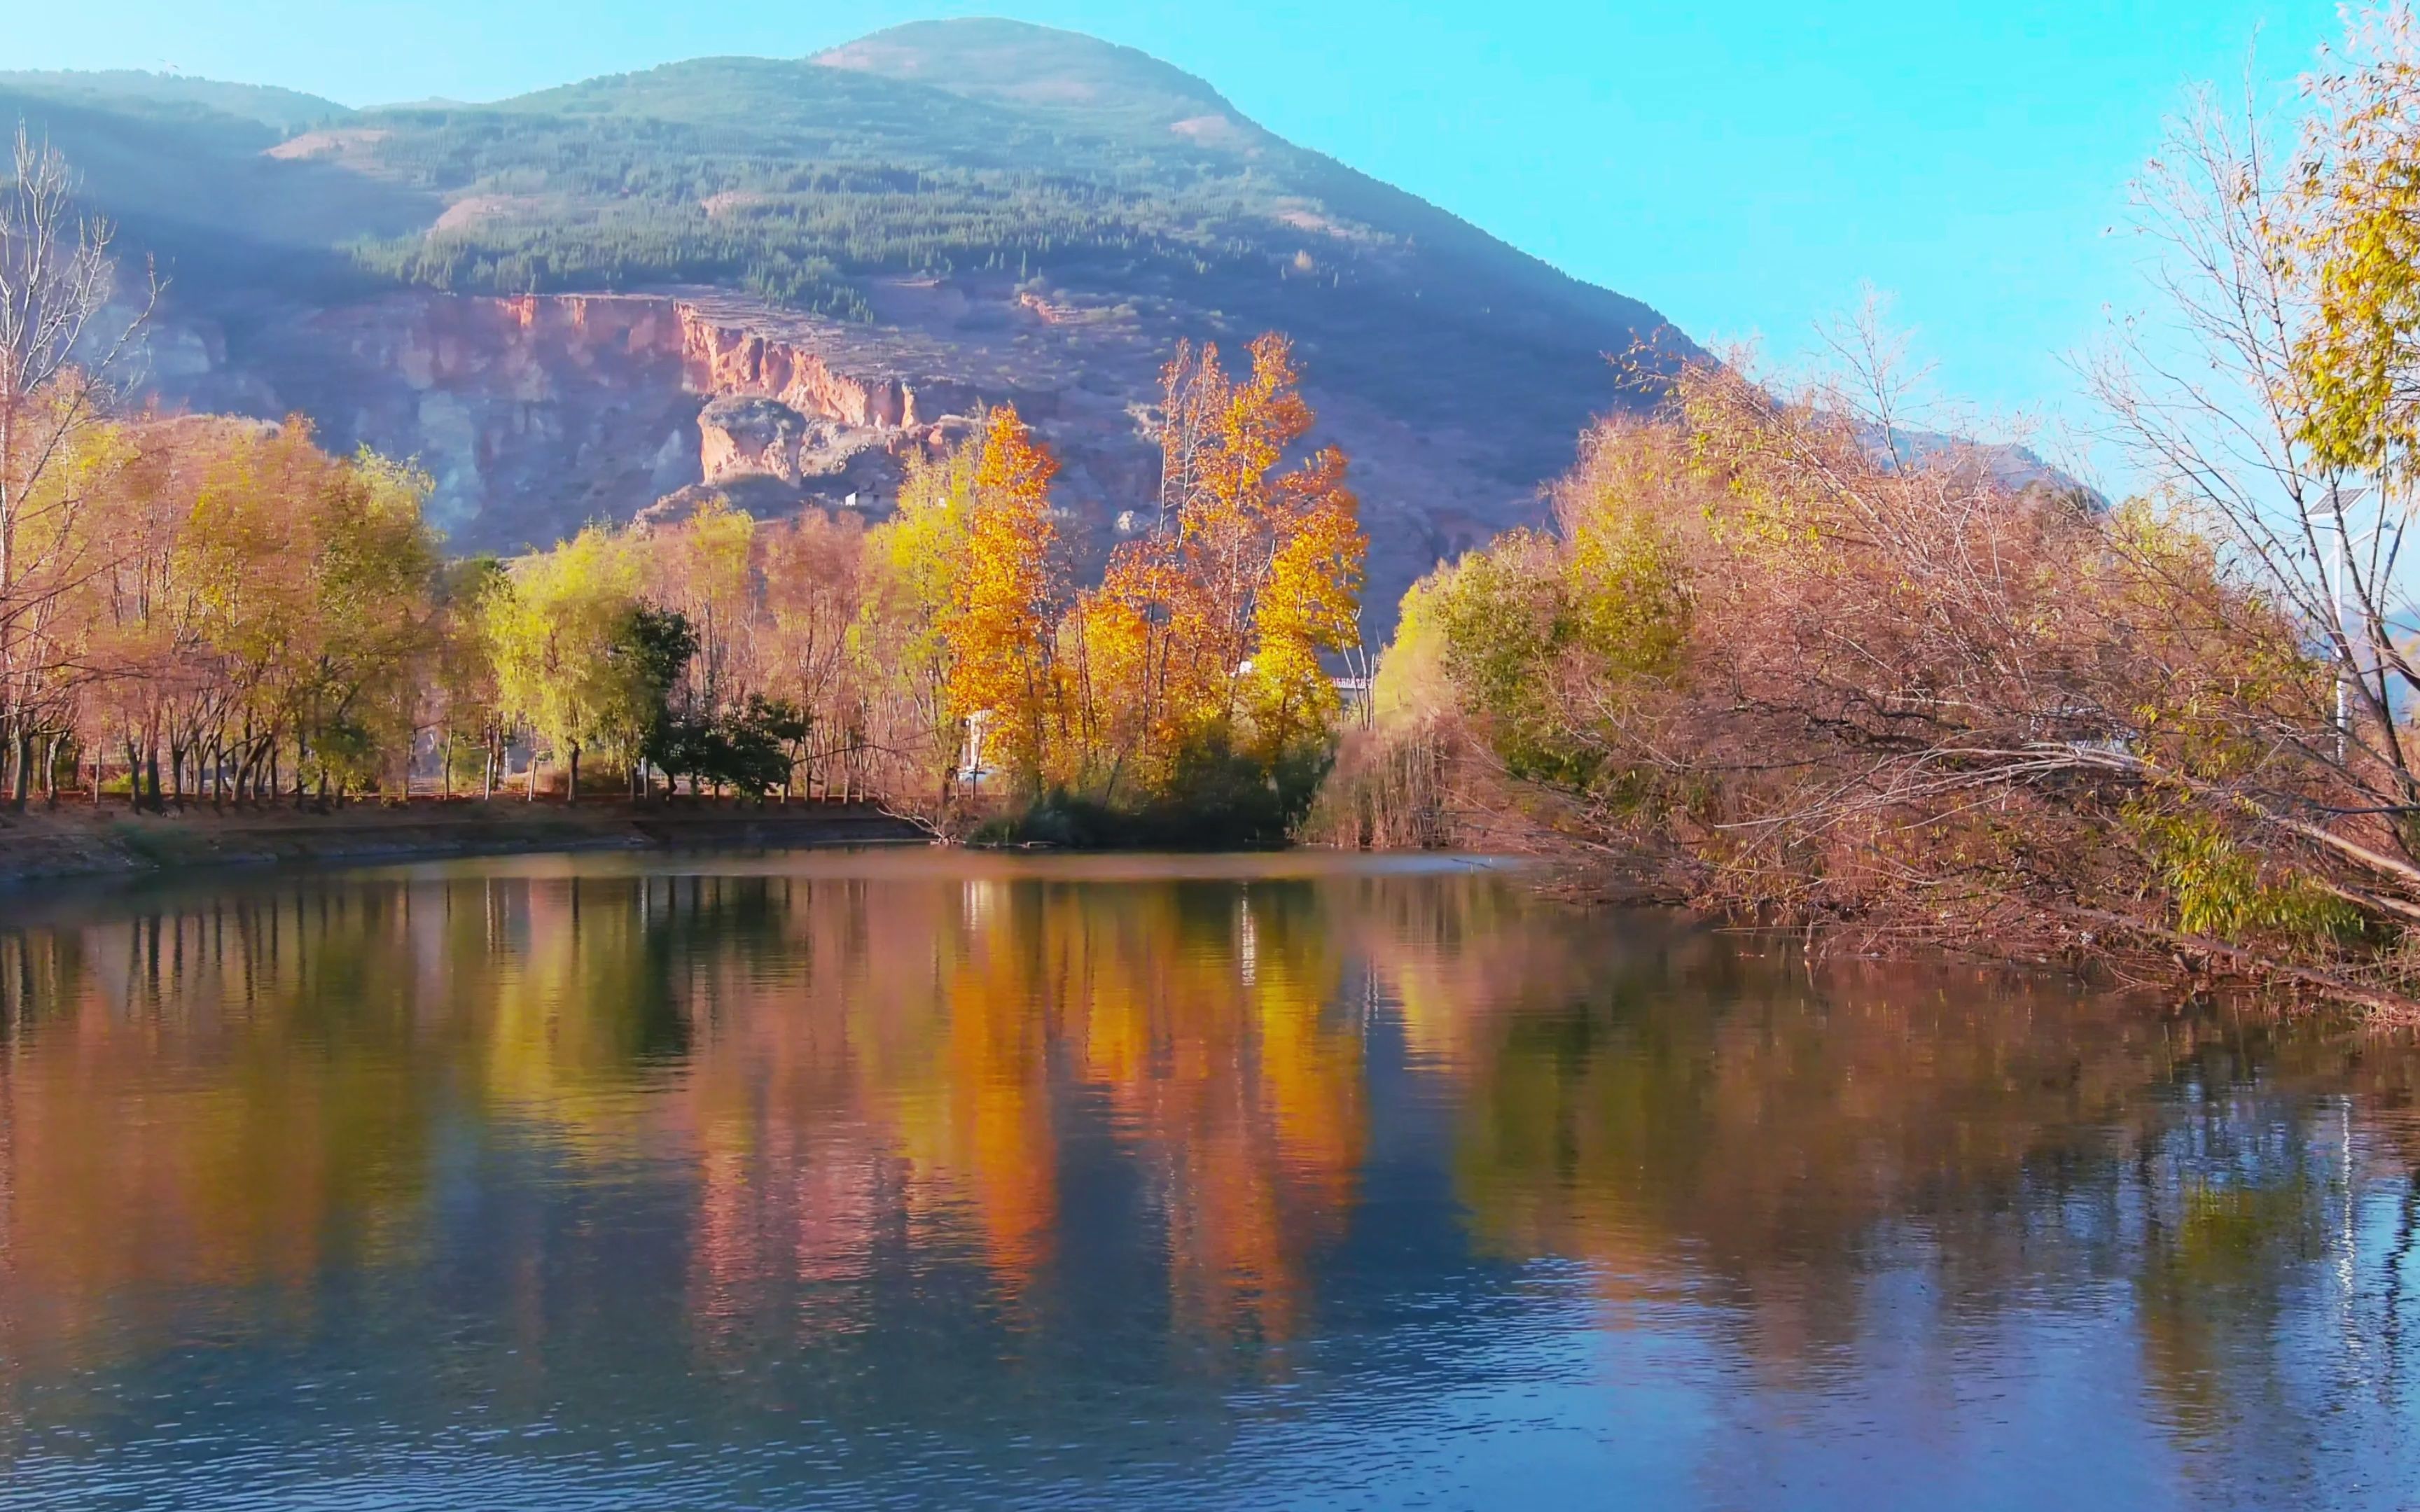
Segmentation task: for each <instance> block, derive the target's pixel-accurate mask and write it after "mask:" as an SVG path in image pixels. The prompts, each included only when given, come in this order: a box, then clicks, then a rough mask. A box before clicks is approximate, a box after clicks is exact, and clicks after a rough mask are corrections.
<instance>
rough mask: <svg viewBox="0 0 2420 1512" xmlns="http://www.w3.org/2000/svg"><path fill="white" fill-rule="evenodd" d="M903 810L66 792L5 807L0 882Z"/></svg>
mask: <svg viewBox="0 0 2420 1512" xmlns="http://www.w3.org/2000/svg"><path fill="white" fill-rule="evenodd" d="M925 838H926V837H925V836H924V834H923V832H922V831H920V830H919V829H917V828H916V826H915V825H911V824H908V823H907V821H905V820H902V819H895V818H892V816H891V815H889V814H885V813H883V812H881V811H880V810H876V809H874V808H872V807H869V806H866V805H861V804H823V803H813V804H810V803H799V804H772V805H744V804H738V803H717V802H705V803H700V802H695V801H694V800H680V801H676V802H674V803H670V804H663V803H654V804H644V805H643V804H633V803H627V802H614V801H605V800H592V799H588V798H582V800H581V802H580V803H579V804H578V805H577V806H576V807H575V806H567V805H565V804H561V803H537V804H531V803H526V802H522V801H520V800H499V801H493V802H481V801H478V800H476V799H452V800H436V799H425V800H415V801H413V802H412V803H410V804H401V805H394V806H382V805H378V804H368V803H364V804H352V805H348V806H346V807H344V808H341V809H337V810H333V811H330V812H326V813H320V812H317V811H313V810H302V811H299V812H298V811H296V810H291V809H268V810H241V811H234V810H230V811H226V812H220V813H213V812H211V811H210V810H208V809H206V808H195V809H189V810H185V811H184V812H182V813H176V812H171V813H166V814H148V813H130V812H128V811H127V810H126V809H125V808H124V807H123V806H121V805H111V806H107V807H102V808H98V809H96V808H91V807H88V806H85V805H82V804H75V805H62V806H61V807H59V808H58V809H55V810H42V809H39V808H38V809H36V810H33V811H31V812H28V813H24V814H7V815H0V889H5V888H10V887H23V886H26V885H29V884H33V883H39V882H42V881H46V880H50V879H54V878H70V877H87V878H89V877H104V878H105V877H110V876H127V877H134V876H148V875H157V874H160V873H163V872H183V871H191V870H198V869H202V868H207V867H223V866H270V865H277V864H282V863H289V862H322V863H324V862H331V861H338V862H341V861H384V860H414V859H427V858H442V857H445V856H496V855H510V854H515V853H519V852H525V851H526V852H535V851H567V850H617V849H618V850H666V849H675V848H683V847H690V846H724V845H734V846H768V847H792V846H806V845H860V844H881V843H896V842H900V841H921V840H923V839H925Z"/></svg>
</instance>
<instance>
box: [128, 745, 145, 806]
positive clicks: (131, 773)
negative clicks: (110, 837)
mask: <svg viewBox="0 0 2420 1512" xmlns="http://www.w3.org/2000/svg"><path fill="white" fill-rule="evenodd" d="M126 807H127V809H128V810H130V811H132V812H134V813H141V812H142V811H143V754H142V752H140V751H138V750H136V749H135V748H134V736H133V735H132V734H129V735H128V736H127V737H126Z"/></svg>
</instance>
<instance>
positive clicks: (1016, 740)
mask: <svg viewBox="0 0 2420 1512" xmlns="http://www.w3.org/2000/svg"><path fill="white" fill-rule="evenodd" d="M1058 471H1059V463H1058V459H1057V458H1055V457H1053V456H1052V455H1050V452H1049V450H1048V448H1047V447H1045V446H1043V445H1042V444H1041V443H1040V442H1038V441H1036V440H1034V438H1033V433H1032V431H1031V430H1029V429H1027V428H1026V425H1025V423H1024V422H1023V421H1021V420H1019V419H1018V418H1017V414H1016V409H1015V407H1013V406H1002V407H1001V408H1000V409H994V410H993V411H991V413H990V414H989V415H988V416H986V417H985V422H984V431H983V449H982V455H981V457H980V458H979V459H978V461H977V462H976V465H975V473H974V491H973V502H972V508H971V509H970V512H969V515H968V519H967V536H966V548H965V557H964V561H963V563H962V564H961V566H960V569H959V572H958V574H957V578H956V581H955V583H954V593H953V599H952V604H951V613H950V617H949V620H948V623H947V628H946V630H945V635H946V638H947V640H949V642H950V644H951V646H952V650H953V658H952V661H951V664H950V671H949V684H948V687H949V702H950V709H951V712H952V713H953V714H954V716H955V717H958V718H961V719H967V720H980V721H981V722H982V726H983V729H984V736H983V739H984V742H985V753H984V760H985V764H989V765H993V766H996V767H998V768H1000V769H1001V770H1003V771H1005V772H1006V773H1007V774H1008V775H1009V777H1010V779H1012V781H1013V782H1014V784H1015V785H1016V788H1017V789H1018V790H1019V791H1022V792H1025V793H1029V794H1031V793H1034V792H1038V791H1039V789H1040V788H1041V786H1042V783H1043V779H1044V767H1045V761H1046V759H1047V755H1048V740H1049V734H1050V733H1051V727H1052V725H1053V724H1054V723H1055V722H1056V720H1055V719H1054V716H1056V715H1057V713H1058V712H1059V702H1060V701H1059V696H1058V695H1059V688H1058V687H1057V674H1056V658H1055V656H1054V655H1053V652H1054V650H1055V647H1054V644H1053V640H1054V635H1053V632H1054V627H1055V625H1056V624H1057V620H1058V610H1059V600H1060V598H1061V595H1062V587H1061V582H1062V574H1061V571H1060V568H1059V563H1058V561H1057V557H1058V543H1059V530H1058V526H1057V524H1056V523H1055V522H1054V521H1053V520H1052V519H1051V517H1050V479H1051V477H1052V476H1053V475H1054V474H1055V473H1057V472H1058Z"/></svg>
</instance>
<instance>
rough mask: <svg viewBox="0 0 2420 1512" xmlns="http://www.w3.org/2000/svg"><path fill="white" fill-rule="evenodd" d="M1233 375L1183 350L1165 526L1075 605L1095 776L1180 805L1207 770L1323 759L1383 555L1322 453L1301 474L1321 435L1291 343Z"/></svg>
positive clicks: (1167, 448) (1331, 454)
mask: <svg viewBox="0 0 2420 1512" xmlns="http://www.w3.org/2000/svg"><path fill="white" fill-rule="evenodd" d="M1249 350H1250V358H1251V367H1250V370H1249V373H1248V374H1247V375H1245V376H1244V377H1243V378H1231V377H1229V375H1228V374H1227V372H1226V370H1225V368H1224V367H1223V366H1222V365H1221V364H1220V363H1219V360H1218V348H1217V347H1206V346H1205V347H1200V348H1193V347H1181V348H1179V350H1178V352H1177V355H1176V358H1175V360H1174V361H1172V362H1171V363H1169V365H1168V367H1167V369H1166V370H1165V372H1164V373H1163V375H1162V386H1163V391H1164V392H1163V415H1164V419H1163V423H1162V426H1161V434H1160V449H1161V476H1162V482H1161V489H1160V509H1159V517H1158V520H1157V521H1156V525H1155V528H1154V529H1152V530H1151V531H1150V532H1147V533H1145V534H1144V535H1142V536H1141V537H1140V538H1139V539H1137V540H1134V541H1130V542H1127V543H1126V544H1125V545H1124V546H1122V547H1120V548H1118V550H1117V551H1116V552H1115V553H1114V554H1113V555H1112V556H1111V558H1110V562H1109V571H1108V573H1107V575H1106V577H1105V579H1104V580H1103V582H1102V584H1101V587H1100V589H1099V590H1098V591H1097V592H1095V593H1094V594H1087V595H1085V596H1084V598H1083V599H1082V600H1081V601H1080V602H1079V604H1078V613H1077V620H1078V635H1077V636H1076V637H1075V638H1074V640H1075V642H1076V643H1077V644H1078V645H1079V646H1080V647H1081V649H1082V656H1081V683H1082V686H1083V687H1085V688H1086V689H1087V694H1088V697H1087V699H1086V701H1085V702H1086V704H1087V706H1088V707H1091V708H1095V709H1099V710H1102V711H1106V713H1105V717H1104V718H1103V719H1102V720H1101V721H1100V722H1099V723H1097V724H1096V725H1095V726H1094V735H1095V737H1096V743H1097V749H1096V750H1095V751H1094V755H1093V765H1094V769H1095V770H1096V771H1098V772H1101V773H1104V774H1106V775H1109V779H1110V780H1111V781H1112V782H1113V783H1114V782H1119V781H1124V780H1126V779H1128V777H1129V774H1130V775H1131V779H1132V780H1133V781H1134V782H1135V783H1136V784H1137V785H1139V786H1140V788H1141V789H1142V790H1143V792H1144V793H1145V794H1147V795H1156V796H1166V795H1172V794H1173V791H1174V789H1175V788H1176V787H1177V786H1179V785H1181V784H1182V783H1183V781H1185V780H1186V779H1185V777H1184V775H1183V774H1185V773H1186V772H1187V771H1194V772H1197V773H1198V771H1199V770H1200V769H1201V768H1202V764H1203V763H1204V762H1205V761H1207V762H1213V763H1215V762H1218V761H1220V760H1224V759H1227V758H1230V757H1233V756H1238V755H1240V756H1245V757H1249V759H1250V760H1252V761H1254V762H1256V763H1258V764H1261V765H1263V766H1264V767H1267V768H1271V769H1273V768H1274V766H1275V765H1276V764H1278V763H1280V762H1281V761H1284V760H1287V759H1290V758H1291V757H1293V756H1296V755H1309V754H1312V753H1315V752H1317V751H1319V750H1322V749H1324V748H1325V747H1326V742H1327V739H1328V737H1329V736H1330V735H1331V734H1332V733H1333V730H1334V724H1335V718H1336V714H1337V695H1336V690H1335V684H1334V682H1333V681H1332V680H1331V679H1330V678H1329V676H1328V675H1327V671H1326V667H1325V666H1324V664H1323V662H1322V660H1321V657H1322V656H1323V655H1324V654H1330V653H1338V652H1343V651H1346V650H1348V649H1351V648H1353V647H1355V646H1356V645H1357V643H1358V625H1359V618H1360V590H1361V580H1362V570H1363V560H1364V558H1365V556H1366V554H1367V549H1368V542H1367V540H1366V539H1365V538H1364V537H1363V535H1362V533H1361V529H1360V522H1359V509H1358V505H1357V502H1356V501H1355V500H1354V497H1353V495H1352V493H1351V491H1350V490H1348V489H1347V488H1346V487H1345V486H1344V471H1345V458H1344V455H1343V453H1342V452H1341V451H1339V450H1337V449H1336V448H1334V447H1326V448H1323V449H1321V450H1319V451H1317V452H1314V453H1312V454H1311V455H1309V456H1307V457H1303V458H1301V459H1300V460H1298V461H1296V462H1295V463H1294V464H1293V465H1291V466H1288V465H1286V459H1287V456H1288V455H1289V454H1290V453H1291V452H1292V451H1293V450H1294V448H1295V445H1296V443H1297V442H1299V441H1300V440H1302V439H1303V437H1304V436H1305V435H1307V434H1308V433H1309V432H1310V429H1311V422H1312V418H1313V417H1312V414H1311V406H1310V405H1309V404H1308V403H1307V402H1306V401H1305V400H1304V399H1303V396H1302V389H1301V382H1302V378H1301V373H1300V370H1299V369H1298V368H1296V366H1295V362H1294V353H1293V348H1292V347H1291V346H1290V345H1289V344H1288V343H1287V341H1286V340H1285V338H1284V337H1282V336H1279V335H1276V334H1269V335H1264V336H1262V337H1261V338H1260V339H1259V340H1257V341H1255V342H1253V343H1252V345H1251V347H1250V349H1249Z"/></svg>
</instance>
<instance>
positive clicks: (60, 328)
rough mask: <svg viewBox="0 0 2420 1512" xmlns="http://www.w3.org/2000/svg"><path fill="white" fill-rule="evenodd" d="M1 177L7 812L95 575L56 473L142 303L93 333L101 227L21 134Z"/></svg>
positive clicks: (67, 180)
mask: <svg viewBox="0 0 2420 1512" xmlns="http://www.w3.org/2000/svg"><path fill="white" fill-rule="evenodd" d="M11 168H12V174H11V177H10V179H9V181H8V184H7V185H5V186H0V736H5V739H6V743H7V747H8V749H9V751H10V752H11V753H12V754H13V762H12V765H13V767H14V779H13V783H12V788H11V791H10V794H9V797H8V802H9V805H10V807H12V808H16V809H23V807H24V803H25V796H26V792H27V788H28V783H29V779H30V776H31V768H32V764H33V752H34V748H35V743H36V741H37V739H38V738H39V735H40V734H41V733H42V730H43V726H44V724H45V722H46V718H45V712H46V707H47V702H48V701H49V698H50V695H51V694H52V693H53V691H54V689H53V688H52V687H51V685H52V683H53V681H54V676H55V674H56V672H57V671H58V670H59V669H58V666H57V656H56V648H55V646H54V643H53V623H52V622H53V620H54V617H55V613H56V609H57V606H58V601H59V598H60V596H61V595H62V594H66V593H67V592H69V591H70V589H71V588H72V587H73V586H74V585H75V584H76V583H77V582H78V581H80V580H81V579H82V578H83V577H84V576H85V574H87V573H88V572H89V571H90V570H92V565H93V563H92V557H93V554H94V543H93V542H92V540H91V538H90V533H89V532H86V531H85V530H84V529H83V528H82V527H83V525H84V524H85V520H84V518H83V515H84V513H85V504H86V499H85V494H84V491H83V490H82V489H81V488H79V487H76V486H72V483H71V480H70V479H69V478H68V477H67V476H66V474H67V472H68V471H69V470H68V469H66V468H63V467H62V466H61V463H62V461H63V460H64V459H65V458H66V457H67V456H69V455H70V454H71V452H72V449H73V447H74V445H75V443H76V442H77V440H79V438H80V437H82V436H83V435H84V433H85V431H86V430H87V429H88V428H89V427H91V426H92V425H93V424H96V423H97V422H98V421H99V420H100V419H101V416H102V414H103V412H104V410H105V409H106V406H107V402H108V399H109V397H110V393H111V391H110V387H109V384H110V379H111V378H112V376H113V374H114V371H115V369H116V367H117V366H118V365H119V364H120V363H121V361H122V359H123V358H124V356H125V355H126V353H127V352H128V351H129V349H130V348H131V347H132V343H133V341H134V339H135V335H136V332H137V331H138V330H139V329H140V327H141V325H142V324H143V322H144V320H145V319H146V318H147V316H148V315H149V313H150V301H149V300H148V299H147V301H146V302H145V304H144V306H143V308H142V310H141V311H139V312H138V314H137V316H136V318H135V319H134V320H132V321H130V322H128V323H127V324H126V325H125V326H124V327H122V328H121V329H119V330H117V331H116V332H114V333H109V334H103V333H102V332H101V323H102V322H104V321H105V315H104V312H105V311H106V309H107V308H108V305H109V301H110V296H111V293H112V290H113V286H114V281H115V271H116V269H115V264H114V262H113V260H112V259H111V257H110V255H109V247H110V241H111V238H112V235H113V231H112V228H111V226H110V225H109V224H108V223H106V222H104V221H101V220H99V219H96V218H92V217H86V216H83V215H80V214H79V213H78V211H77V208H76V203H75V197H76V191H77V179H76V176H75V174H74V173H73V171H72V170H71V169H70V167H69V166H68V162H67V160H66V158H65V157H64V156H62V155H61V154H60V153H59V152H58V150H57V149H56V148H54V147H51V146H50V145H49V144H47V143H37V142H36V141H35V140H34V139H33V137H32V136H31V135H30V134H29V133H28V132H27V131H26V130H25V129H24V127H23V126H22V125H20V126H19V127H18V129H17V135H16V140H15V144H14V151H13V154H12V158H11ZM152 292H153V293H155V294H156V287H155V288H154V290H153V291H152Z"/></svg>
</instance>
